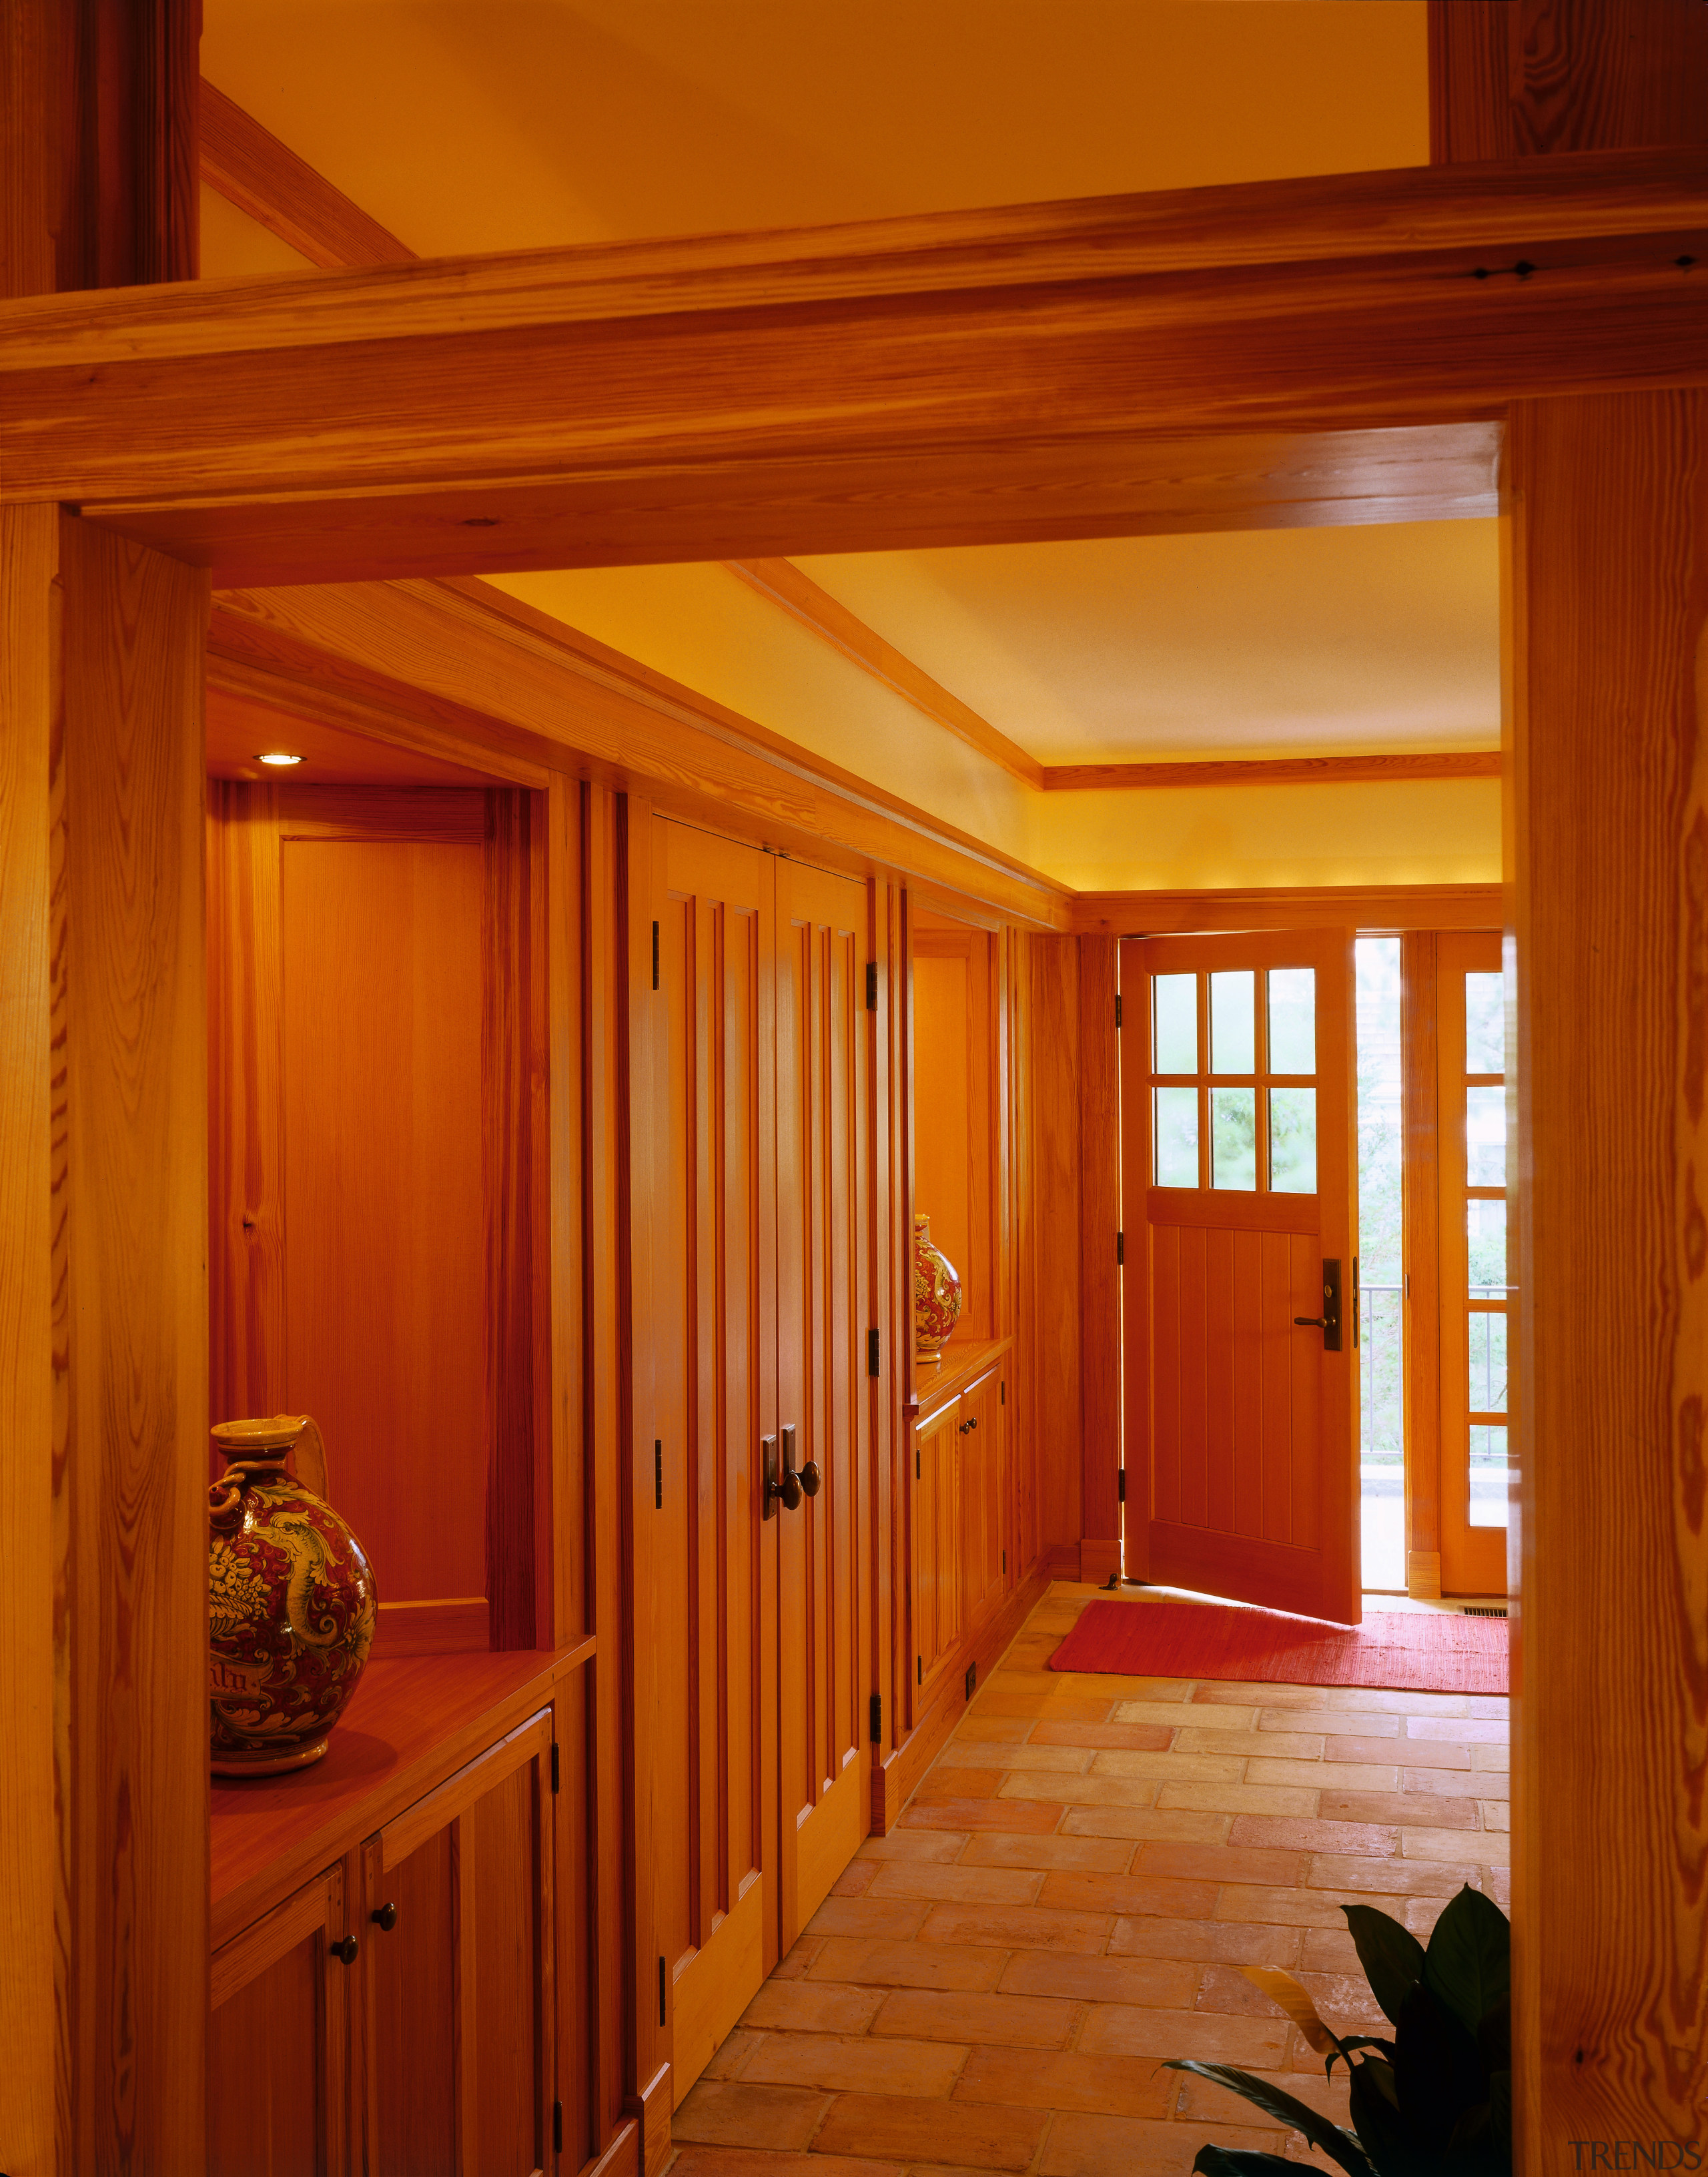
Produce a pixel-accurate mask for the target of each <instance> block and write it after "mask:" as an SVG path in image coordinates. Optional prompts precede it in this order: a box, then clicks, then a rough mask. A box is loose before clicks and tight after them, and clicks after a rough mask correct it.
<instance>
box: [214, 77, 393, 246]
mask: <svg viewBox="0 0 1708 2177" xmlns="http://www.w3.org/2000/svg"><path fill="white" fill-rule="evenodd" d="M200 157H201V177H202V179H203V180H204V181H205V183H207V185H208V187H209V188H210V189H216V190H217V191H218V192H219V194H220V195H221V196H222V197H224V198H225V199H226V202H227V203H228V204H234V205H236V206H237V210H239V211H242V212H247V213H248V216H249V217H250V218H251V219H253V220H256V221H259V223H260V225H261V226H265V228H266V229H267V230H268V232H270V233H272V234H276V235H277V236H278V237H279V239H280V241H281V242H288V243H290V245H291V247H292V249H294V250H297V251H298V252H299V253H300V254H302V255H303V256H304V257H306V258H307V259H308V261H309V263H310V264H311V265H319V266H320V267H321V268H322V269H323V270H333V269H335V268H336V267H338V266H340V265H396V264H398V263H401V261H402V260H403V259H406V258H412V257H413V256H415V255H416V254H417V253H416V252H415V251H414V250H412V249H411V248H409V247H408V246H407V243H401V242H400V241H399V240H398V239H397V237H396V235H395V234H393V233H391V232H390V230H389V229H388V228H386V227H383V226H381V225H380V224H379V221H378V220H377V219H373V218H370V217H369V216H368V214H367V213H366V212H365V211H363V209H362V207H361V205H358V204H355V203H352V200H351V199H350V198H348V197H347V196H346V195H345V194H344V192H343V190H342V189H340V188H334V187H333V185H332V183H330V182H329V181H328V180H327V179H326V178H325V176H324V175H322V174H319V173H317V172H315V171H314V167H313V166H310V165H309V164H308V161H307V160H306V159H299V158H298V157H297V154H296V153H295V152H294V151H293V150H292V149H291V147H290V145H288V144H281V142H280V140H279V139H278V138H277V137H276V136H275V135H274V134H273V133H272V131H271V130H270V129H268V128H263V127H262V126H261V124H260V123H259V121H257V120H256V119H255V118H254V116H253V115H251V114H248V113H246V112H244V111H243V107H242V106H238V105H237V104H236V103H235V101H232V99H229V98H227V97H226V94H225V93H224V91H222V90H219V89H217V88H216V86H215V85H213V84H210V82H209V81H208V79H207V78H206V77H205V76H204V77H203V78H202V85H201V142H200Z"/></svg>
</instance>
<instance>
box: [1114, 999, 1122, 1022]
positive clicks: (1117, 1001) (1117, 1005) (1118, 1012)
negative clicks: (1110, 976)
mask: <svg viewBox="0 0 1708 2177" xmlns="http://www.w3.org/2000/svg"><path fill="white" fill-rule="evenodd" d="M1115 1025H1116V1027H1117V1028H1119V1027H1120V1026H1121V993H1120V991H1119V990H1117V991H1116V994H1115Z"/></svg>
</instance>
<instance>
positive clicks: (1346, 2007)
mask: <svg viewBox="0 0 1708 2177" xmlns="http://www.w3.org/2000/svg"><path fill="white" fill-rule="evenodd" d="M1299 1978H1300V1980H1301V1982H1302V1983H1304V1986H1305V1989H1306V1991H1307V1994H1309V1996H1310V1999H1311V2000H1312V2003H1314V2004H1315V2005H1316V2006H1317V2016H1318V2017H1319V2018H1321V2019H1323V2020H1325V2021H1326V2022H1327V2023H1328V2024H1329V2025H1330V2026H1332V2027H1334V2030H1335V2032H1337V2033H1340V2034H1343V2035H1344V2034H1346V2033H1379V2034H1380V2035H1381V2037H1382V2038H1383V2040H1384V2041H1391V2040H1392V2039H1393V2038H1394V2028H1393V2027H1392V2026H1391V2025H1390V2024H1389V2022H1388V2020H1387V2019H1386V2018H1385V2017H1384V2016H1383V2011H1382V2006H1381V2005H1380V2004H1379V2003H1378V2002H1377V2000H1376V1999H1375V1997H1374V1996H1373V1995H1372V1994H1371V1993H1370V1983H1369V1982H1368V1981H1367V1980H1366V1979H1365V1978H1364V1976H1363V1974H1362V1973H1361V1972H1350V1973H1329V1972H1301V1974H1300V1975H1299ZM1318 2062H1319V2063H1320V2062H1321V2059H1320V2058H1318Z"/></svg>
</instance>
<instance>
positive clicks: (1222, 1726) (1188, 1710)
mask: <svg viewBox="0 0 1708 2177" xmlns="http://www.w3.org/2000/svg"><path fill="white" fill-rule="evenodd" d="M1181 1709H1182V1704H1181V1702H1179V1701H1148V1700H1142V1701H1138V1700H1135V1701H1121V1702H1120V1703H1119V1704H1118V1705H1117V1706H1116V1711H1115V1721H1116V1722H1117V1723H1154V1724H1159V1725H1161V1726H1163V1727H1167V1726H1169V1725H1170V1724H1172V1725H1175V1726H1176V1727H1181V1728H1185V1727H1187V1726H1188V1725H1189V1726H1191V1727H1192V1728H1193V1729H1194V1730H1198V1731H1252V1730H1255V1728H1256V1727H1257V1721H1258V1711H1257V1710H1256V1709H1254V1708H1246V1707H1242V1706H1224V1705H1208V1706H1207V1708H1206V1711H1205V1713H1204V1714H1203V1715H1202V1716H1200V1715H1199V1714H1198V1703H1197V1702H1196V1701H1193V1702H1191V1703H1189V1704H1186V1705H1185V1713H1184V1714H1182V1713H1181Z"/></svg>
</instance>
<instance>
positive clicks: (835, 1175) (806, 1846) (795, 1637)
mask: <svg viewBox="0 0 1708 2177" xmlns="http://www.w3.org/2000/svg"><path fill="white" fill-rule="evenodd" d="M774 866H775V869H776V875H777V941H778V973H777V1270H778V1330H777V1365H778V1423H779V1426H780V1427H783V1428H792V1429H794V1432H795V1445H796V1449H795V1460H796V1463H797V1464H798V1465H799V1466H800V1467H801V1468H802V1469H803V1470H804V1469H805V1467H806V1465H808V1464H809V1463H810V1465H812V1466H813V1467H814V1468H815V1469H816V1472H817V1477H818V1487H817V1489H816V1492H815V1493H813V1494H811V1495H804V1496H803V1498H802V1501H801V1503H800V1504H799V1506H798V1507H797V1508H795V1509H794V1510H792V1511H791V1510H789V1509H787V1508H786V1507H785V1506H783V1505H782V1504H781V1503H779V1504H778V1508H777V1510H776V1513H775V1514H774V1516H773V1520H772V1525H773V1526H774V1527H775V1530H776V1534H777V1549H778V1568H777V1598H778V1702H779V1709H778V1789H779V1798H778V1825H779V1827H778V1836H779V1843H780V1851H779V1854H778V1880H779V1883H780V1890H779V1895H778V1907H779V1926H778V1941H779V1943H780V1945H781V1946H782V1947H783V1949H785V1950H786V1949H787V1948H788V1947H789V1945H790V1944H791V1943H792V1942H793V1941H794V1939H795V1937H796V1936H797V1935H798V1934H799V1933H800V1930H801V1929H802V1928H803V1927H804V1926H805V1924H806V1923H807V1921H808V1920H810V1918H811V1917H812V1915H813V1914H814V1912H816V1911H817V1909H818V1907H819V1906H820V1904H821V1902H822V1901H823V1899H824V1896H825V1894H826V1892H827V1891H828V1890H829V1888H830V1886H831V1885H832V1882H834V1881H835V1880H836V1878H837V1876H838V1874H841V1872H842V1870H843V1868H844V1867H845V1866H847V1864H848V1863H849V1860H850V1859H851V1858H853V1856H854V1849H855V1847H856V1846H857V1845H858V1844H859V1841H860V1839H861V1837H862V1836H865V1831H866V1827H867V1810H868V1807H869V1804H870V1793H869V1792H868V1789H867V1781H868V1775H869V1771H870V1731H869V1729H868V1725H867V1716H866V1694H867V1688H866V1675H867V1674H866V1672H865V1669H864V1668H863V1667H862V1657H863V1656H865V1652H866V1648H867V1634H868V1618H867V1613H868V1612H869V1609H870V1596H869V1593H868V1591H867V1590H868V1589H869V1585H870V1583H869V1581H868V1580H864V1579H863V1578H862V1574H863V1573H864V1572H865V1568H866V1567H867V1566H868V1565H869V1564H870V1561H871V1552H870V1535H869V1532H868V1531H867V1525H868V1523H867V1510H868V1507H869V1504H870V1420H871V1399H870V1381H869V1378H868V1373H867V1356H866V1350H865V1348H866V1326H867V1323H868V1322H869V1320H870V1244H871V1237H870V1217H869V1215H868V1205H869V1203H870V1151H869V1139H868V1137H869V1132H870V1122H869V1112H870V1078H869V1068H870V1062H871V1061H870V1039H869V1035H868V1033H867V1026H866V1024H867V1022H868V1021H869V1019H870V1014H869V1013H868V1012H867V1009H866V1003H865V960H866V942H865V938H866V926H867V906H866V888H865V886H864V885H862V884H857V883H855V882H854V880H853V879H851V878H849V877H843V876H832V875H831V874H830V873H829V872H827V871H826V870H815V869H810V868H808V867H806V866H805V865H802V864H800V863H799V862H793V861H781V860H779V861H778V862H777V863H776V864H775V865H774Z"/></svg>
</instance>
